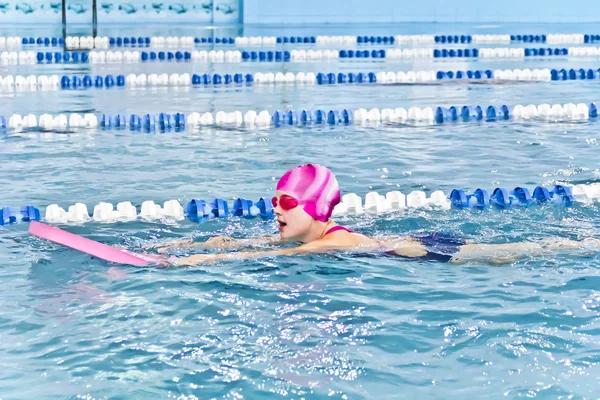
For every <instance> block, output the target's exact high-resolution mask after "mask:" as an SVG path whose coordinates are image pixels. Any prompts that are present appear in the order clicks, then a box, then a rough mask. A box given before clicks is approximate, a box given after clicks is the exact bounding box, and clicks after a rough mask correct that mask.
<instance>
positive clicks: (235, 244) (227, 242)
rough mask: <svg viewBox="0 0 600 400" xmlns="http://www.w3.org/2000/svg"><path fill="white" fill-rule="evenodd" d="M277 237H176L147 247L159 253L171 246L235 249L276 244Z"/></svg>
mask: <svg viewBox="0 0 600 400" xmlns="http://www.w3.org/2000/svg"><path fill="white" fill-rule="evenodd" d="M278 243H279V239H278V237H277V236H276V235H265V236H261V237H257V238H250V239H234V238H232V237H230V236H214V237H212V238H210V239H208V240H207V241H205V242H194V241H193V240H192V239H177V240H172V241H170V242H165V243H160V244H153V245H150V246H148V247H146V248H147V249H157V250H158V252H159V253H165V252H166V251H167V250H168V249H170V248H173V247H179V248H193V247H203V248H222V249H235V248H240V247H244V246H253V245H254V246H255V245H262V244H278Z"/></svg>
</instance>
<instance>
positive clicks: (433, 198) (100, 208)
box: [0, 183, 600, 225]
mask: <svg viewBox="0 0 600 400" xmlns="http://www.w3.org/2000/svg"><path fill="white" fill-rule="evenodd" d="M597 201H600V183H593V184H589V185H586V184H579V185H575V186H568V185H555V186H553V187H552V188H546V187H544V186H537V187H535V188H534V190H533V191H530V190H529V189H528V188H526V187H516V188H514V189H512V190H508V189H505V188H500V187H499V188H495V189H494V190H493V191H492V192H491V194H490V192H488V191H487V190H485V189H481V188H478V189H476V190H475V191H474V192H473V193H468V194H467V193H465V191H464V190H461V189H454V190H452V191H451V192H450V194H446V193H444V192H443V191H441V190H436V191H434V192H431V193H430V195H429V197H428V196H427V194H426V193H425V192H424V191H420V190H415V191H412V192H410V193H408V194H404V193H402V192H400V191H391V192H388V193H386V194H385V195H381V194H379V193H377V192H369V193H367V194H366V196H365V197H364V202H363V198H362V197H361V196H359V195H357V194H356V193H348V194H345V195H344V196H342V201H341V203H340V204H338V205H337V206H336V207H335V209H334V212H333V216H334V217H340V216H345V215H363V214H368V215H382V214H388V213H392V212H404V211H408V210H411V209H420V210H430V211H434V210H437V211H446V210H450V209H469V208H471V209H490V208H496V209H510V208H515V207H529V206H533V205H540V204H552V205H560V206H565V207H568V206H571V205H573V203H575V202H578V203H584V204H591V203H594V202H597ZM41 215H42V214H41V213H40V210H39V208H37V207H34V206H31V205H27V206H23V207H20V208H19V209H14V208H10V207H3V208H0V225H9V224H14V223H19V222H28V221H32V220H34V221H40V220H42V218H41ZM227 217H243V218H257V217H259V218H260V219H266V220H269V219H273V217H274V211H273V207H272V205H271V202H270V200H269V198H268V197H261V198H260V199H259V200H258V201H256V203H255V202H253V201H252V200H249V199H246V198H236V199H234V200H233V202H231V203H228V202H227V200H224V199H222V198H215V199H213V200H210V201H206V200H201V199H192V200H190V201H189V202H188V203H187V205H186V207H185V208H184V207H183V206H182V205H181V203H180V202H179V201H178V200H168V201H166V202H164V204H163V206H161V205H160V204H156V203H155V202H154V201H152V200H147V201H144V202H142V204H141V205H139V206H136V205H134V204H133V203H132V202H129V201H124V202H120V203H118V204H117V206H116V207H114V206H113V204H112V203H108V202H100V203H98V204H96V205H95V206H94V208H93V213H92V214H90V213H89V212H88V208H87V206H86V205H85V204H83V203H76V204H73V205H70V206H69V207H68V208H67V209H66V210H65V209H64V208H62V207H60V206H59V205H58V204H50V205H48V206H47V207H46V210H45V214H44V218H43V220H44V221H45V222H48V223H54V224H67V223H77V224H81V223H85V222H88V221H95V222H103V223H112V222H118V221H120V222H124V221H135V220H137V219H138V218H139V219H142V220H145V221H156V220H165V219H168V220H175V221H181V220H183V219H185V218H188V219H190V220H192V221H203V220H208V219H213V218H227Z"/></svg>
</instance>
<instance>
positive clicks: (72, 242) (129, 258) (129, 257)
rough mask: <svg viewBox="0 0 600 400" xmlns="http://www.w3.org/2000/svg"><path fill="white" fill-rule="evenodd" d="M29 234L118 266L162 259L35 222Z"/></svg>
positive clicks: (143, 263)
mask: <svg viewBox="0 0 600 400" xmlns="http://www.w3.org/2000/svg"><path fill="white" fill-rule="evenodd" d="M29 234H31V235H33V236H37V237H39V238H42V239H46V240H50V241H51V242H54V243H58V244H61V245H63V246H67V247H70V248H72V249H75V250H79V251H81V252H83V253H86V254H89V255H91V256H94V257H98V258H101V259H103V260H106V261H110V262H114V263H119V264H129V265H137V266H144V265H149V264H152V263H155V262H158V261H160V260H162V259H163V257H160V256H158V257H153V256H146V255H142V254H136V253H129V252H126V251H123V250H119V249H117V248H114V247H112V246H108V245H106V244H102V243H100V242H96V241H93V240H90V239H86V238H84V237H83V236H79V235H76V234H74V233H71V232H67V231H64V230H62V229H60V228H56V227H54V226H49V225H46V224H42V223H41V222H36V221H31V224H30V225H29Z"/></svg>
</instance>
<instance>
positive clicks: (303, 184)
mask: <svg viewBox="0 0 600 400" xmlns="http://www.w3.org/2000/svg"><path fill="white" fill-rule="evenodd" d="M277 190H281V191H284V192H286V193H288V194H289V195H290V196H292V197H294V198H295V199H296V200H298V201H299V202H301V203H302V208H303V209H304V211H305V212H306V213H307V214H308V215H310V216H311V217H313V218H314V219H316V220H319V221H321V222H327V220H329V217H331V214H332V213H333V208H334V207H335V206H336V205H337V204H339V202H340V187H339V185H338V182H337V179H335V175H333V173H332V172H331V171H330V170H329V169H327V168H326V167H323V166H321V165H313V164H307V165H300V166H298V167H296V168H292V169H291V170H289V171H288V172H286V173H285V175H283V176H282V177H281V179H280V180H279V182H277Z"/></svg>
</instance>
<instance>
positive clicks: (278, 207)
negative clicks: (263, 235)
mask: <svg viewBox="0 0 600 400" xmlns="http://www.w3.org/2000/svg"><path fill="white" fill-rule="evenodd" d="M282 198H283V199H282ZM273 203H274V204H273V210H274V211H275V215H276V216H277V222H279V234H280V235H281V239H283V240H298V241H302V242H303V241H305V240H304V239H305V238H307V237H308V236H309V235H310V232H311V228H312V227H313V222H314V219H313V217H311V216H310V215H308V214H307V213H306V212H304V209H303V208H302V205H301V204H298V205H295V203H297V200H296V199H294V198H293V197H291V196H290V195H288V194H286V193H285V192H283V191H281V190H278V191H277V192H276V193H275V197H274V198H273ZM294 205H295V206H294Z"/></svg>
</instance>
